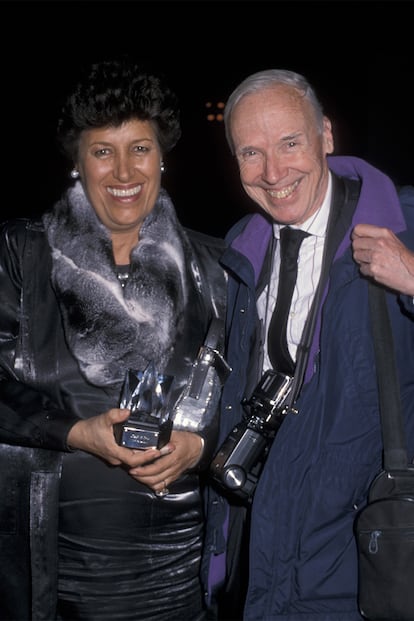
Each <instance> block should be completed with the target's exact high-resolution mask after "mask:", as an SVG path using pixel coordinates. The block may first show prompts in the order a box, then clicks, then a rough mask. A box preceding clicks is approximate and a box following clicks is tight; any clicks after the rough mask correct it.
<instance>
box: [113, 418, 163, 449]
mask: <svg viewBox="0 0 414 621" xmlns="http://www.w3.org/2000/svg"><path fill="white" fill-rule="evenodd" d="M171 429H172V421H171V420H166V421H165V422H163V423H146V422H143V421H133V420H131V419H128V420H127V421H126V422H125V423H120V424H119V425H115V440H116V441H117V443H118V444H119V445H120V446H125V447H126V448H132V449H142V450H144V449H147V448H157V449H160V448H162V447H163V446H165V445H166V444H167V442H168V441H169V439H170V436H171Z"/></svg>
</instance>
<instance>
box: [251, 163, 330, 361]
mask: <svg viewBox="0 0 414 621" xmlns="http://www.w3.org/2000/svg"><path fill="white" fill-rule="evenodd" d="M331 196H332V178H331V174H329V181H328V189H327V192H326V195H325V198H324V200H323V203H322V205H321V207H320V208H319V209H318V211H317V212H316V213H315V214H313V215H312V216H311V217H310V218H309V219H308V220H306V221H305V222H303V223H302V224H301V225H300V226H299V227H292V228H300V229H302V230H304V231H306V232H307V233H309V234H310V235H309V237H306V238H305V239H304V240H303V242H302V245H301V247H300V251H299V258H298V276H297V280H296V285H295V289H294V291H293V296H292V304H291V307H290V312H289V317H288V322H287V335H286V336H287V343H288V347H289V352H290V355H291V356H292V360H296V349H297V347H298V345H299V343H300V340H301V337H302V332H303V327H304V325H305V321H306V319H307V317H308V314H309V310H310V307H311V305H312V302H313V298H314V296H315V291H316V288H317V286H318V282H319V278H320V275H321V269H322V258H323V249H324V246H325V237H326V228H327V224H328V218H329V212H330V204H331ZM281 228H282V227H281V226H280V225H279V224H276V223H275V224H274V225H273V235H274V236H275V238H276V239H277V244H276V250H275V254H274V257H273V265H272V272H271V277H270V288H269V287H268V286H267V287H266V288H265V289H264V290H263V292H262V293H261V295H260V297H259V299H258V300H257V310H258V313H259V317H260V319H261V320H262V323H264V324H265V340H264V352H263V371H266V370H267V369H271V368H272V365H271V363H270V360H269V356H268V353H267V334H268V331H269V324H270V320H271V318H272V314H273V310H274V307H275V304H276V296H277V288H278V284H279V266H280V243H279V241H280V229H281Z"/></svg>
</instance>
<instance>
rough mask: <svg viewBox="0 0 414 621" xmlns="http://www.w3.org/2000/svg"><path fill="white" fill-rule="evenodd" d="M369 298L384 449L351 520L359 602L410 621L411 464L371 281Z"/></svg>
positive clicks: (377, 613) (413, 556) (378, 614)
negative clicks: (379, 466) (364, 499)
mask: <svg viewBox="0 0 414 621" xmlns="http://www.w3.org/2000/svg"><path fill="white" fill-rule="evenodd" d="M369 296H370V300H369V301H370V311H371V318H372V326H373V337H374V346H375V355H376V367H377V376H378V390H379V398H380V416H381V426H382V439H383V446H384V453H383V470H382V471H381V472H380V474H379V475H378V476H377V477H376V478H375V479H374V481H373V482H372V484H371V487H370V490H369V497H368V504H367V505H366V506H365V507H364V508H363V509H362V510H361V512H360V513H359V515H358V516H357V519H356V521H355V535H356V541H357V548H358V567H359V576H358V605H359V610H360V613H361V614H362V616H363V617H364V618H366V619H370V620H372V621H379V620H383V621H397V620H398V621H413V620H414V466H413V465H412V464H409V463H408V460H407V450H406V443H405V434H404V424H403V418H402V415H401V402H400V390H399V382H398V376H397V371H396V365H395V359H394V346H393V340H392V331H391V325H390V320H389V316H388V311H387V306H386V298H385V292H384V290H383V289H381V288H380V287H379V286H377V285H375V284H373V283H370V284H369ZM413 373H414V369H413Z"/></svg>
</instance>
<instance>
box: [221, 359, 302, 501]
mask: <svg viewBox="0 0 414 621" xmlns="http://www.w3.org/2000/svg"><path fill="white" fill-rule="evenodd" d="M292 382H293V377H292V376H290V375H285V374H284V373H280V372H278V371H273V370H269V371H266V372H265V373H264V374H263V376H262V377H261V379H260V382H259V383H258V384H257V386H256V388H255V389H254V391H253V394H252V396H251V397H250V399H249V400H246V399H245V400H244V401H243V406H244V407H245V415H244V417H243V420H242V421H241V422H240V423H239V424H238V425H236V426H235V427H234V428H233V429H232V431H231V432H230V434H229V435H228V436H227V438H226V440H225V441H224V442H223V444H222V445H221V447H220V449H219V450H218V452H217V454H216V456H215V457H214V459H213V461H212V463H211V465H210V474H211V476H212V478H213V480H214V481H215V482H216V483H218V484H219V485H220V487H221V488H223V489H224V490H225V491H226V492H228V493H229V494H230V495H231V496H233V497H234V498H235V499H239V500H242V501H244V502H246V501H247V502H251V500H252V498H253V494H254V491H255V489H256V485H257V481H258V479H259V476H260V473H261V471H262V468H263V465H264V462H265V460H266V457H267V454H268V452H269V449H270V446H271V444H272V442H273V439H274V437H275V436H276V433H277V432H278V430H279V428H280V425H281V424H282V422H283V420H284V418H285V416H286V414H287V413H288V411H290V406H289V405H287V404H286V399H287V397H288V395H289V393H290V391H291V388H292Z"/></svg>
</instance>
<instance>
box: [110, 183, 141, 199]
mask: <svg viewBox="0 0 414 621" xmlns="http://www.w3.org/2000/svg"><path fill="white" fill-rule="evenodd" d="M140 191H141V186H140V185H137V186H136V187H135V188H131V189H129V190H120V189H119V188H108V192H109V194H112V196H119V197H127V196H135V195H136V194H139V192H140Z"/></svg>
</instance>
